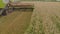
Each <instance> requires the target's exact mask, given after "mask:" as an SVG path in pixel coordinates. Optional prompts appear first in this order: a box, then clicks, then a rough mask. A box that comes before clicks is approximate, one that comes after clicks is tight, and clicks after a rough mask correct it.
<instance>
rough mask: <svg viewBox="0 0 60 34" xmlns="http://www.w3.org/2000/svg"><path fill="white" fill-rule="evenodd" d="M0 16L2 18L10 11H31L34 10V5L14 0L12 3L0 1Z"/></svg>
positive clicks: (8, 0)
mask: <svg viewBox="0 0 60 34" xmlns="http://www.w3.org/2000/svg"><path fill="white" fill-rule="evenodd" d="M0 4H1V6H0V15H1V16H2V15H3V16H4V15H7V13H8V12H11V11H10V10H11V9H12V11H14V10H16V9H19V10H22V9H23V10H24V11H25V10H27V9H30V10H32V11H33V9H34V4H33V3H23V2H22V3H21V1H20V2H16V0H14V1H13V2H12V1H11V0H3V1H2V0H0Z"/></svg>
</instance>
